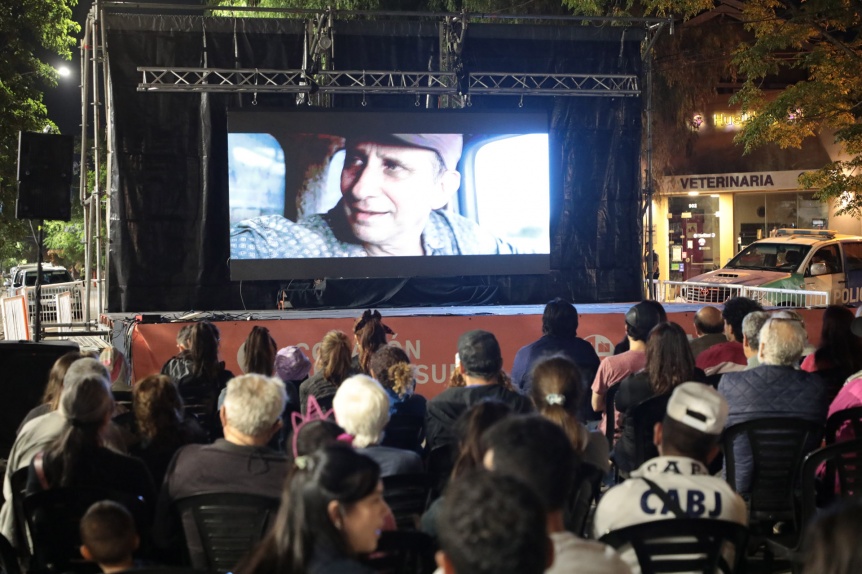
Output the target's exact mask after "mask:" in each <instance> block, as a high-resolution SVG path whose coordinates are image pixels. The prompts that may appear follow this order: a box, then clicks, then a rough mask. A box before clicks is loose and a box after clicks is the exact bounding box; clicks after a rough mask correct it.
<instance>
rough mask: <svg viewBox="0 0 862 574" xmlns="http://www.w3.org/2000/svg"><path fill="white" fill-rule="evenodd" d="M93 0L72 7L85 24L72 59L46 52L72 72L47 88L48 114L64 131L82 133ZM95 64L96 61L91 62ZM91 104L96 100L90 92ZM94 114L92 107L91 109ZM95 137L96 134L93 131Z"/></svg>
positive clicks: (154, 0) (192, 0)
mask: <svg viewBox="0 0 862 574" xmlns="http://www.w3.org/2000/svg"><path fill="white" fill-rule="evenodd" d="M134 1H135V2H138V3H140V4H146V3H149V4H177V5H183V4H186V5H188V4H196V5H201V4H203V3H204V2H203V0H134ZM92 5H93V2H92V0H78V5H77V6H75V7H73V8H72V12H73V14H74V18H75V20H76V21H77V22H78V24H80V25H81V31H80V33H78V35H77V41H76V42H75V47H74V48H72V60H71V61H68V62H67V61H66V60H63V59H62V58H60V57H58V56H46V57H45V61H47V62H48V63H50V64H51V65H52V66H54V67H55V68H56V67H59V66H67V67H68V68H69V70H71V72H72V73H71V75H69V76H68V77H65V78H59V79H58V81H57V86H56V87H49V88H46V89H45V93H44V102H45V105H46V106H47V108H48V117H49V118H50V119H51V120H52V121H53V122H54V123H56V124H57V126H58V127H59V128H60V132H61V133H63V134H68V135H74V136H80V135H81V57H80V55H81V54H80V45H81V38H83V36H84V22H85V20H86V19H87V14H88V13H89V11H90V8H91V7H92ZM90 65H92V63H90ZM87 101H88V104H89V103H90V102H91V101H92V100H91V97H90V96H89V95H88V99H87ZM90 116H91V117H92V110H90ZM90 137H92V134H90Z"/></svg>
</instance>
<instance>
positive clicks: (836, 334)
mask: <svg viewBox="0 0 862 574" xmlns="http://www.w3.org/2000/svg"><path fill="white" fill-rule="evenodd" d="M854 321H855V319H854V317H853V312H852V311H851V310H850V309H848V308H846V307H841V306H838V305H830V306H829V307H827V308H826V311H824V313H823V327H822V329H821V331H820V346H819V347H818V348H817V350H816V351H815V352H814V353H811V354H810V355H808V356H807V357H805V360H803V361H802V365H801V369H802V370H803V371H808V372H809V373H815V372H816V373H820V375H821V377H822V378H823V379H824V382H825V383H826V384H827V385H828V386H829V387H830V394H831V397H832V398H834V397H835V395H837V394H838V392H839V390H840V389H841V387H842V385H843V384H844V381H845V380H846V379H847V377H849V376H850V375H852V374H853V373H856V372H858V371H860V370H862V339H860V338H859V337H857V336H856V335H854V334H853V332H852V330H851V326H852V324H853V322H854Z"/></svg>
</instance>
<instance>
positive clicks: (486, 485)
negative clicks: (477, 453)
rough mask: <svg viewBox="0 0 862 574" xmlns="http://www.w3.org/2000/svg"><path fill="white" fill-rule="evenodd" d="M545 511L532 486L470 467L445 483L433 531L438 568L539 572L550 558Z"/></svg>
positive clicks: (469, 573) (475, 573) (444, 572)
mask: <svg viewBox="0 0 862 574" xmlns="http://www.w3.org/2000/svg"><path fill="white" fill-rule="evenodd" d="M545 523H546V517H545V511H544V509H543V508H542V502H541V500H539V497H538V496H537V495H536V493H535V492H533V490H532V489H530V488H529V487H527V486H526V485H525V484H524V483H522V482H521V481H519V480H517V479H515V478H513V477H511V476H506V475H503V474H496V473H490V472H487V471H473V472H470V473H467V474H464V475H462V476H460V477H458V478H457V479H456V480H454V481H453V482H452V483H451V484H450V485H449V488H447V489H446V497H445V498H444V500H443V508H442V510H441V512H440V517H439V520H438V525H437V531H438V532H439V533H440V551H439V552H438V553H437V566H439V568H438V570H437V572H438V573H441V574H541V573H542V572H544V571H545V569H546V568H548V567H550V565H551V564H552V563H553V561H554V547H553V544H552V543H551V540H550V539H549V538H548V533H547V532H546V531H545Z"/></svg>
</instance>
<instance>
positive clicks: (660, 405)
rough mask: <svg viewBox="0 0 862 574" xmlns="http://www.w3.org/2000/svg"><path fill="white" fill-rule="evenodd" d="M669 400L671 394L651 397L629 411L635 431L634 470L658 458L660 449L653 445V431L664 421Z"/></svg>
mask: <svg viewBox="0 0 862 574" xmlns="http://www.w3.org/2000/svg"><path fill="white" fill-rule="evenodd" d="M669 400H670V394H664V395H658V396H655V397H650V398H648V399H646V400H645V401H642V402H640V403H638V404H637V405H635V406H634V407H632V409H631V411H629V414H628V416H629V417H631V418H632V422H633V424H634V430H635V445H634V446H635V453H634V454H635V457H634V460H633V461H632V462H633V463H634V465H633V468H638V467H639V466H640V465H642V464H643V463H645V462H646V461H648V460H649V459H651V458H655V457H657V456H658V449H657V448H656V446H655V444H653V430H654V429H655V424H656V423H659V422H662V421H663V420H664V415H665V414H666V413H667V402H668V401H669Z"/></svg>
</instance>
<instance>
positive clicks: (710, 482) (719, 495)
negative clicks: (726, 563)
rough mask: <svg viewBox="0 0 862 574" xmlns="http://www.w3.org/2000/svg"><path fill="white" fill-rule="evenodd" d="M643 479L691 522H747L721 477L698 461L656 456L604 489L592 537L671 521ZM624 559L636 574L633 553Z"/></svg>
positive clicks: (739, 502) (742, 503)
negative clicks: (623, 480) (700, 519)
mask: <svg viewBox="0 0 862 574" xmlns="http://www.w3.org/2000/svg"><path fill="white" fill-rule="evenodd" d="M639 477H646V478H648V479H650V480H652V481H653V482H654V483H656V485H658V486H659V487H661V488H662V489H663V490H665V491H666V492H667V493H668V494H669V495H670V496H671V497H672V498H675V499H676V500H677V501H678V502H679V506H680V508H682V510H683V511H685V512H686V513H687V514H688V515H689V516H691V517H692V518H713V519H718V520H727V521H730V522H737V523H739V524H748V511H747V509H746V506H745V501H743V500H742V497H741V496H739V495H738V494H737V493H736V492H734V490H733V489H732V488H731V487H730V485H729V484H728V483H727V482H726V481H724V480H723V479H721V478H718V477H715V476H711V475H710V474H709V471H708V470H707V468H706V467H705V466H704V465H703V464H702V463H700V462H698V461H696V460H694V459H692V458H688V457H684V456H658V457H655V458H653V459H650V460H648V461H646V462H645V463H643V464H642V465H641V467H640V468H638V469H637V470H635V471H634V472H632V474H631V478H630V479H629V480H626V481H625V482H623V483H622V484H618V485H617V486H615V487H613V488H611V489H610V490H608V491H607V492H606V493H605V495H604V496H603V497H602V499H601V500H600V501H599V505H598V506H597V507H596V513H595V517H594V519H593V533H594V536H595V537H596V538H600V537H602V536H603V535H605V534H607V533H608V532H610V531H612V530H619V529H620V528H625V527H626V526H632V525H634V524H642V523H644V522H651V521H653V520H667V519H670V518H675V517H676V516H675V515H674V513H673V511H671V510H670V509H669V508H665V507H664V503H663V502H662V501H661V499H660V498H659V497H658V495H657V494H655V493H654V492H652V491H651V490H650V487H649V485H648V484H647V483H646V482H645V481H643V480H638V478H639ZM622 556H623V559H624V560H625V561H626V562H628V564H629V565H630V566H631V567H632V572H640V568H639V567H638V565H637V558H636V557H635V554H634V551H632V550H628V551H626V552H623V554H622Z"/></svg>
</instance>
